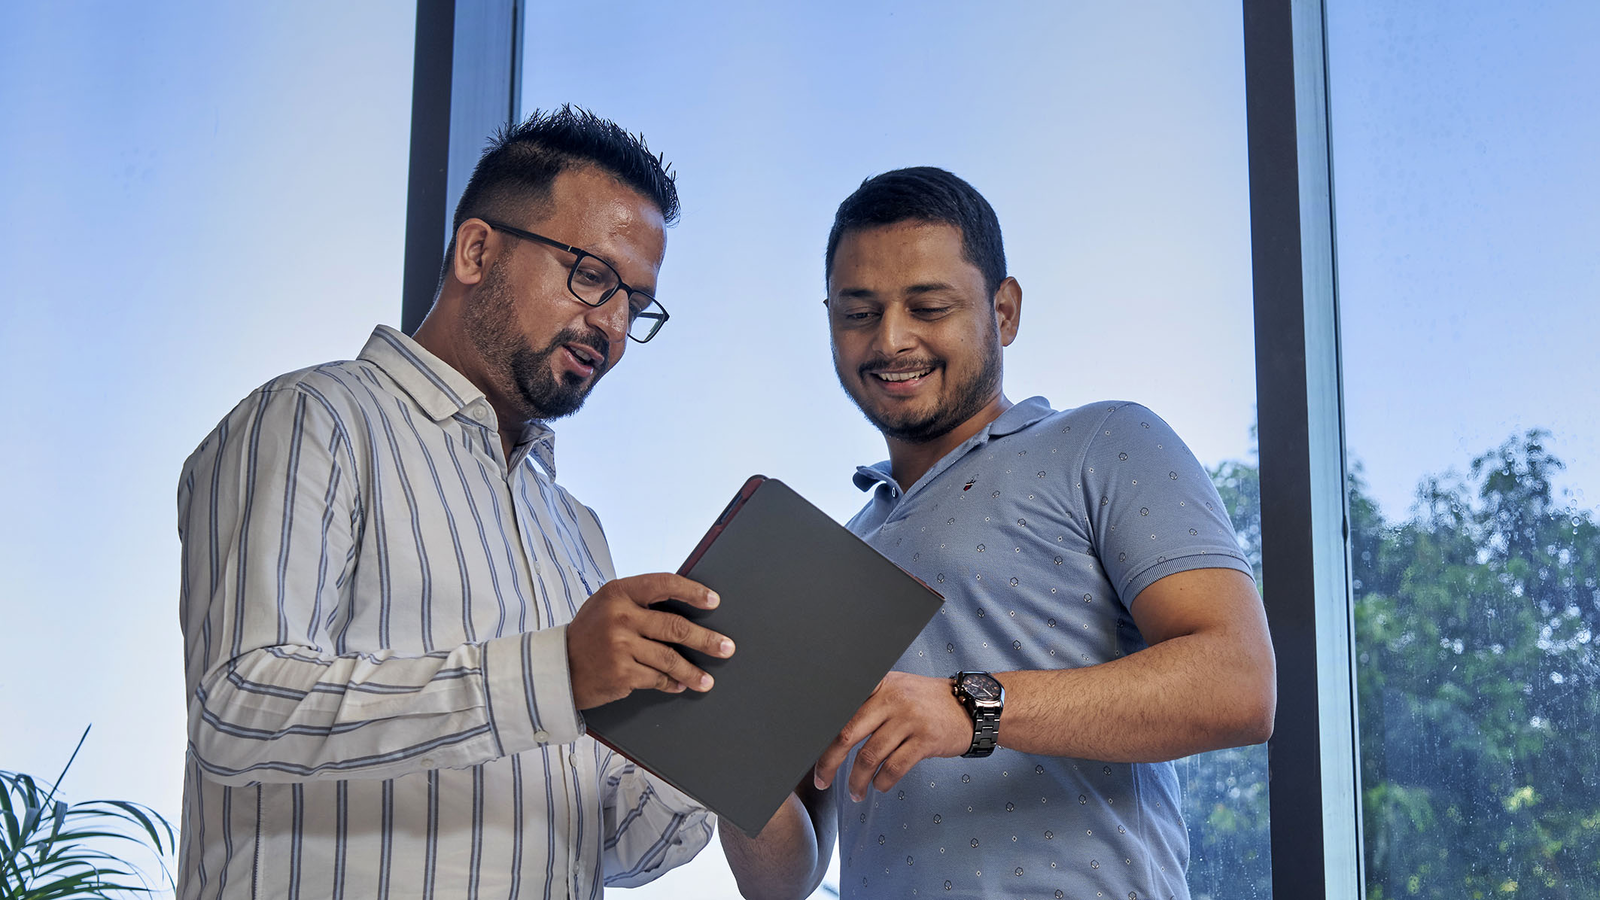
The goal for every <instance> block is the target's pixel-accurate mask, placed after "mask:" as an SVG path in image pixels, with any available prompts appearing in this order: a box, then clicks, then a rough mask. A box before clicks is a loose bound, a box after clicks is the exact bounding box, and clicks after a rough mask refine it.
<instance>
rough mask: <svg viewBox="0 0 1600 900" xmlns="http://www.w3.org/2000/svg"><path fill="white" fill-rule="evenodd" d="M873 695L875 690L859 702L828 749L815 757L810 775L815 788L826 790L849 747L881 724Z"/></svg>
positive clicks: (870, 734)
mask: <svg viewBox="0 0 1600 900" xmlns="http://www.w3.org/2000/svg"><path fill="white" fill-rule="evenodd" d="M875 695H876V692H874V697H868V698H867V702H866V703H863V704H861V708H860V709H858V710H856V714H855V715H853V716H851V717H850V721H848V722H846V723H845V725H844V728H843V729H842V730H840V732H839V736H838V737H836V738H834V739H833V743H831V744H829V745H828V749H826V750H824V751H822V756H821V757H819V758H818V759H817V764H816V767H815V768H814V770H813V772H812V777H811V780H812V783H813V784H815V785H816V786H817V790H819V791H821V790H827V788H828V785H830V784H832V783H833V778H834V775H835V774H836V773H837V772H838V770H839V766H841V765H843V764H844V758H845V757H846V756H849V755H850V748H851V747H854V746H855V745H856V744H859V743H861V741H862V740H863V739H865V738H869V737H871V736H872V734H873V732H874V731H876V730H877V729H878V728H879V727H880V726H881V725H882V724H883V721H884V717H883V711H882V710H880V709H879V708H878V704H876V703H874V702H873V700H874V699H875Z"/></svg>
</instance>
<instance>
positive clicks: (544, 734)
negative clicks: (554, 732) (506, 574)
mask: <svg viewBox="0 0 1600 900" xmlns="http://www.w3.org/2000/svg"><path fill="white" fill-rule="evenodd" d="M533 739H534V740H536V741H538V742H539V743H541V744H542V743H544V742H545V741H547V740H549V739H550V733H549V732H548V731H535V732H534V733H533Z"/></svg>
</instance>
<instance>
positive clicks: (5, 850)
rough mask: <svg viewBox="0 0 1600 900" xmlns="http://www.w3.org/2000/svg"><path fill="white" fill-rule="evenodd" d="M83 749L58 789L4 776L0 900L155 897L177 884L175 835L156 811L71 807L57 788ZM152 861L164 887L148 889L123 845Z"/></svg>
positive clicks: (122, 803)
mask: <svg viewBox="0 0 1600 900" xmlns="http://www.w3.org/2000/svg"><path fill="white" fill-rule="evenodd" d="M88 736H89V730H88V729H87V728H85V729H84V731H83V738H79V740H78V748H77V749H74V750H73V751H72V757H71V758H70V759H68V760H67V765H66V766H65V767H64V768H63V769H62V770H61V776H60V777H58V778H57V779H56V781H55V783H54V784H48V783H43V782H41V781H39V780H38V779H35V778H34V777H33V776H31V775H25V774H22V773H20V772H7V771H3V770H0V900H67V898H86V897H104V898H114V897H126V896H130V895H141V894H150V893H152V892H154V891H156V890H159V889H161V888H163V887H167V886H170V885H171V884H172V877H171V874H170V872H169V871H168V869H167V866H166V859H167V858H168V857H170V856H171V855H172V854H173V853H174V852H175V850H176V832H175V831H174V829H173V827H172V825H171V824H169V823H168V822H167V820H166V819H164V818H162V816H161V815H160V814H159V813H157V812H156V811H155V810H153V809H151V808H150V807H148V806H145V805H143V804H140V803H132V802H129V801H126V800H85V801H82V802H79V803H67V802H66V801H65V800H61V799H58V798H57V796H56V792H57V788H58V787H59V786H60V784H61V781H62V779H64V778H66V775H67V771H68V770H69V769H71V768H72V762H73V760H75V759H77V758H78V750H79V749H82V747H83V741H84V739H85V738H87V737H88ZM127 845H132V846H130V847H128V849H132V848H133V847H137V848H139V853H140V855H143V854H145V853H148V854H150V855H152V856H154V858H155V860H156V862H157V863H158V864H159V866H160V869H161V876H162V880H163V883H162V884H159V885H156V886H151V885H150V883H149V882H148V880H147V879H146V878H145V876H144V875H143V874H142V873H141V871H140V869H139V867H137V866H135V865H134V864H133V863H132V862H130V861H128V860H127V859H126V858H124V857H123V856H122V855H120V854H119V853H114V852H112V851H113V850H120V849H122V847H123V846H127Z"/></svg>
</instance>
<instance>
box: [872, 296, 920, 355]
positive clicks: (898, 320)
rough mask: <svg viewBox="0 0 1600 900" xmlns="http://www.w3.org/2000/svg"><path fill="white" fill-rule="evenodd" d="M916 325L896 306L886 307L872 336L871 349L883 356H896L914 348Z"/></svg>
mask: <svg viewBox="0 0 1600 900" xmlns="http://www.w3.org/2000/svg"><path fill="white" fill-rule="evenodd" d="M915 326H916V323H915V322H914V321H912V318H911V314H910V313H909V312H907V311H906V310H904V309H902V308H901V307H900V306H899V305H898V304H890V305H889V306H886V307H885V308H884V310H883V313H882V314H881V315H880V317H879V318H878V327H877V329H876V330H875V331H874V332H873V335H872V349H873V350H875V351H877V352H878V353H880V354H882V355H883V356H896V355H898V354H901V353H904V352H906V351H907V350H910V349H912V348H913V347H914V346H916V327H915Z"/></svg>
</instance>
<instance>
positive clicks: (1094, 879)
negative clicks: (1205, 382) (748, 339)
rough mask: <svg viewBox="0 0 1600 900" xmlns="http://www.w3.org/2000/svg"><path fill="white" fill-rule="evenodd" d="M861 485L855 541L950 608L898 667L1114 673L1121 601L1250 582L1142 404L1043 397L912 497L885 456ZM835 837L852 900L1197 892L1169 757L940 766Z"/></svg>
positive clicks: (1008, 414) (1015, 411)
mask: <svg viewBox="0 0 1600 900" xmlns="http://www.w3.org/2000/svg"><path fill="white" fill-rule="evenodd" d="M855 481H856V484H857V486H859V487H860V488H861V489H862V490H869V489H870V490H872V499H871V500H870V501H869V502H868V503H867V505H866V507H865V508H864V509H862V510H861V512H859V513H857V514H856V516H855V518H854V519H852V520H851V521H850V525H849V527H850V530H851V531H853V532H854V533H856V534H857V535H859V536H860V537H861V538H863V539H864V540H866V541H867V542H868V543H869V544H871V545H872V546H873V547H875V548H876V549H877V550H878V551H879V552H881V553H883V554H884V555H885V556H887V557H889V558H890V559H892V560H894V561H895V562H896V563H898V564H899V565H900V566H902V567H903V568H905V569H906V570H908V571H910V572H911V573H912V574H914V575H916V576H917V577H919V578H921V579H922V580H923V581H926V582H927V583H928V584H930V585H932V586H933V588H934V589H935V590H937V591H939V592H940V593H941V594H943V595H944V597H945V600H946V601H947V602H946V603H945V605H944V607H943V608H942V609H941V610H940V614H939V615H937V616H934V618H933V621H932V622H930V623H929V624H928V626H927V627H926V628H925V629H923V631H922V634H921V635H920V636H919V637H918V638H917V640H916V642H915V643H913V644H912V645H911V648H910V649H909V650H907V651H906V653H905V655H904V656H902V657H901V658H900V661H899V662H898V663H896V665H895V668H896V669H899V670H901V671H905V672H911V673H914V674H918V675H932V676H938V677H948V676H949V675H951V674H953V673H955V672H956V671H958V670H962V669H967V670H977V671H984V672H1004V671H1010V670H1014V669H1058V668H1066V667H1072V666H1087V665H1093V664H1095V663H1101V662H1106V661H1108V660H1112V659H1116V658H1118V657H1122V656H1126V655H1128V654H1130V653H1136V652H1138V651H1139V650H1141V649H1144V647H1145V646H1146V644H1145V642H1144V639H1143V638H1142V637H1141V636H1140V634H1139V631H1138V629H1137V628H1136V627H1135V626H1134V624H1133V619H1132V616H1131V615H1130V614H1129V612H1128V606H1129V604H1130V603H1132V602H1133V599H1134V598H1135V597H1137V596H1138V595H1139V592H1140V591H1142V590H1144V589H1145V588H1146V587H1148V586H1149V585H1150V584H1152V583H1154V582H1155V581H1156V580H1158V579H1160V578H1163V577H1165V576H1167V575H1171V574H1173V573H1175V572H1181V571H1185V570H1188V569H1201V568H1230V569H1237V570H1239V571H1241V572H1244V573H1246V574H1249V573H1250V566H1249V563H1248V562H1246V560H1245V558H1244V555H1243V553H1241V552H1240V550H1239V545H1238V542H1237V540H1236V539H1235V537H1234V532H1233V527H1232V525H1231V523H1230V522H1229V519H1228V514H1227V511H1226V510H1225V509H1224V508H1223V505H1222V501H1221V499H1220V498H1218V496H1217V491H1216V488H1215V487H1213V486H1212V484H1211V479H1210V478H1209V477H1208V476H1207V474H1206V471H1205V469H1204V468H1203V467H1202V466H1201V465H1200V463H1199V462H1198V461H1197V460H1196V459H1195V458H1194V455H1193V454H1192V453H1190V452H1189V449H1188V447H1186V446H1185V445H1184V444H1183V442H1182V441H1181V440H1179V438H1178V436H1177V434H1176V433H1174V432H1173V431H1172V429H1171V428H1170V427H1169V426H1168V425H1167V423H1166V422H1164V421H1162V420H1161V419H1160V418H1159V417H1158V416H1156V415H1155V413H1152V412H1151V411H1150V410H1148V409H1146V408H1145V407H1143V406H1139V405H1137V404H1133V403H1123V402H1105V403H1096V404H1091V405H1088V406H1082V407H1079V408H1077V409H1074V410H1067V411H1060V412H1058V411H1056V410H1053V409H1051V408H1050V405H1049V403H1048V402H1047V401H1046V400H1045V399H1044V398H1042V397H1031V398H1029V399H1027V400H1024V401H1023V402H1021V403H1018V404H1016V405H1015V406H1013V407H1011V408H1010V409H1008V410H1006V411H1005V412H1004V413H1003V414H1001V415H1000V417H999V418H997V419H995V420H994V421H993V422H991V423H990V424H989V426H988V427H987V428H985V429H984V430H983V431H981V432H980V433H978V434H977V435H974V436H973V437H972V438H971V439H970V440H968V441H966V442H965V443H963V444H962V445H961V446H959V447H957V448H956V449H954V450H952V451H951V452H950V453H949V454H948V455H946V456H945V457H944V458H943V459H941V460H940V461H939V462H938V463H937V464H936V465H935V466H934V467H933V468H932V469H930V470H929V471H928V472H927V474H925V475H923V476H922V478H921V479H920V480H919V481H918V482H917V483H916V484H914V485H912V486H911V488H910V489H909V490H907V491H905V492H903V493H902V492H901V490H900V488H899V487H898V486H897V485H896V484H895V482H894V479H893V478H892V477H891V476H890V474H889V464H888V463H887V462H882V463H879V464H877V465H875V466H870V467H868V466H864V467H862V468H860V469H858V470H857V474H856V476H855ZM1000 735H1001V740H1002V742H1003V741H1004V738H1005V719H1004V717H1003V716H1002V718H1001V722H1000ZM849 762H852V763H853V759H852V760H850V761H849ZM846 771H848V769H842V770H841V772H846ZM839 846H840V857H841V859H840V862H841V864H842V871H841V878H840V881H841V889H842V891H843V896H844V897H846V898H863V897H873V898H879V897H951V898H953V897H971V898H979V897H982V898H996V897H1008V898H1009V897H1016V898H1044V900H1047V898H1058V900H1065V898H1088V900H1108V898H1110V900H1144V898H1155V900H1168V898H1171V900H1187V898H1188V897H1189V889H1188V886H1187V883H1186V881H1185V870H1186V868H1187V866H1188V860H1189V840H1188V834H1187V832H1186V830H1185V828H1184V824H1183V820H1182V818H1181V815H1180V797H1179V787H1178V779H1177V774H1176V771H1175V769H1174V767H1173V765H1172V764H1171V763H1160V764H1143V763H1141V764H1128V763H1104V762H1099V761H1094V760H1085V759H1069V758H1062V757H1048V756H1033V755H1029V754H1025V753H1018V752H1015V751H1012V750H1007V749H1005V748H1001V749H998V750H996V751H995V753H994V755H992V756H990V757H988V758H987V759H962V758H955V759H928V760H924V761H922V762H921V763H918V764H917V766H916V767H915V768H913V769H912V770H911V772H910V773H909V774H907V775H906V776H905V777H904V778H903V779H901V781H900V783H899V784H897V785H896V786H895V787H894V788H893V789H891V790H890V791H889V792H888V793H887V794H884V793H879V792H877V791H871V792H869V794H868V797H867V799H866V800H864V801H862V802H861V803H854V802H852V801H851V800H850V799H849V797H848V795H845V794H842V793H841V811H840V845H839Z"/></svg>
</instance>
